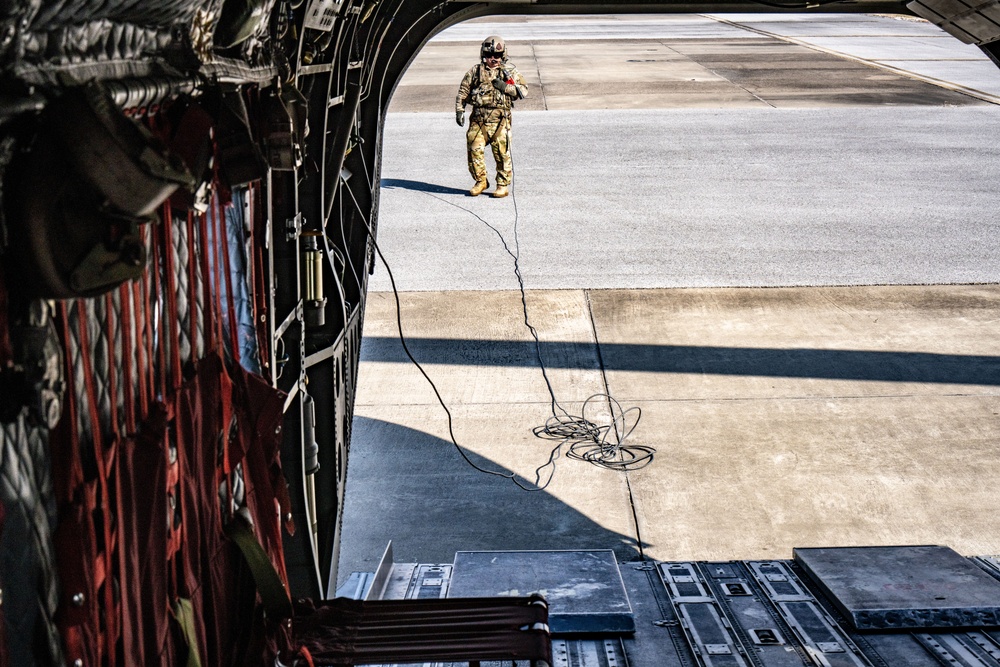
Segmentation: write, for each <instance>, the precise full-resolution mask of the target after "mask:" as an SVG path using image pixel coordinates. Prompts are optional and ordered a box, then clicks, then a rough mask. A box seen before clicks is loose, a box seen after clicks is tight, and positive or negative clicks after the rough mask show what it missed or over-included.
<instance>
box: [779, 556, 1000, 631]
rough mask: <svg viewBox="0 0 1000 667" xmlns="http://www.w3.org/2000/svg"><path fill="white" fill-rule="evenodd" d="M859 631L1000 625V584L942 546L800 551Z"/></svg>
mask: <svg viewBox="0 0 1000 667" xmlns="http://www.w3.org/2000/svg"><path fill="white" fill-rule="evenodd" d="M794 556H795V560H796V562H798V563H799V565H801V566H802V568H803V569H804V570H805V571H806V572H807V573H808V574H809V576H810V577H811V578H812V579H813V581H814V582H815V583H816V584H817V585H818V586H819V587H820V588H821V589H822V590H823V591H824V592H825V593H826V594H827V595H829V596H830V598H831V600H832V601H833V603H834V604H835V605H837V607H838V609H840V611H841V612H843V614H844V615H845V616H846V617H847V618H848V619H850V621H851V622H852V623H853V624H854V627H855V628H857V629H858V630H887V629H906V628H955V627H967V628H969V627H991V626H997V625H1000V581H997V580H996V579H994V578H993V577H991V576H989V575H988V574H986V573H985V572H984V571H983V570H981V569H980V568H979V567H977V566H976V565H975V564H973V563H972V562H970V561H969V560H967V559H966V558H963V557H962V556H960V555H959V554H958V553H956V552H955V551H953V550H951V549H949V548H947V547H940V546H904V547H839V548H819V549H795V550H794Z"/></svg>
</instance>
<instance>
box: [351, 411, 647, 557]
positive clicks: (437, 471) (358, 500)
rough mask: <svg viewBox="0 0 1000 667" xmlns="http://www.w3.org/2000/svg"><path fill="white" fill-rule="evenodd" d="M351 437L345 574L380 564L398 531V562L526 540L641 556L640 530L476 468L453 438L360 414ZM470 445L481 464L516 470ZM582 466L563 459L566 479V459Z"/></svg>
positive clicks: (541, 458) (532, 544)
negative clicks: (603, 520)
mask: <svg viewBox="0 0 1000 667" xmlns="http://www.w3.org/2000/svg"><path fill="white" fill-rule="evenodd" d="M493 437H495V436H493ZM351 442H352V445H351V465H350V469H349V471H348V474H349V476H348V481H347V502H346V505H345V514H344V539H343V542H342V544H343V545H344V546H343V548H342V552H341V566H340V569H341V574H342V576H346V574H348V573H349V572H350V571H352V570H354V571H367V569H371V568H372V567H374V566H373V565H372V564H371V559H372V558H377V557H378V556H379V555H380V554H381V553H382V550H383V549H384V548H385V545H386V543H387V542H388V541H389V540H392V541H393V550H394V551H395V553H396V554H397V561H399V562H413V560H417V561H419V562H422V563H450V562H452V560H453V558H454V555H455V552H456V551H509V550H521V549H524V550H563V549H591V550H593V549H613V550H614V551H615V553H616V555H617V557H618V558H619V559H620V560H638V559H639V550H638V546H637V543H636V540H635V539H634V537H633V536H632V535H629V534H623V533H619V532H615V531H613V530H609V529H607V528H604V527H603V526H601V525H599V524H598V523H596V522H595V521H593V520H592V519H590V518H589V517H587V516H586V515H585V514H583V513H582V512H580V511H578V510H576V509H574V508H573V507H570V506H569V505H567V504H565V503H563V502H562V501H560V500H558V499H557V498H555V497H554V496H552V495H551V494H550V493H548V492H547V491H545V490H542V491H530V492H529V491H523V490H521V489H519V488H518V487H517V486H515V485H514V484H513V483H512V482H511V481H510V480H509V479H503V478H501V477H494V476H491V475H487V474H484V473H481V472H478V471H476V470H475V469H474V468H472V467H471V466H470V465H468V464H467V463H466V462H465V461H464V460H462V457H461V456H460V455H459V453H458V452H457V451H456V449H455V446H454V445H453V444H452V443H451V442H449V441H448V440H443V439H441V438H438V437H436V436H433V435H430V434H428V433H425V432H424V431H419V430H415V429H412V428H409V427H406V426H402V425H399V424H394V423H392V422H388V421H383V420H380V419H371V418H366V417H355V419H354V422H353V429H352V436H351ZM551 448H552V443H551V442H550V441H544V440H539V441H538V447H537V451H535V450H532V452H531V454H530V459H531V461H532V463H534V461H536V460H537V462H538V465H541V464H542V463H544V462H545V461H546V460H547V458H548V456H549V451H550V450H551ZM464 451H465V453H466V455H467V456H468V457H469V458H470V459H471V460H472V461H473V462H474V463H475V464H476V465H477V466H479V467H481V468H485V469H489V470H495V471H498V472H501V473H504V474H509V472H510V471H509V470H508V469H507V468H505V467H503V466H502V465H500V464H498V463H497V462H495V461H491V460H489V459H487V458H484V457H482V456H478V455H477V454H474V453H472V452H470V451H469V450H464ZM507 451H511V450H509V449H508V450H507ZM520 451H521V450H519V453H520ZM581 465H588V464H586V463H582V462H579V461H569V460H567V459H565V458H560V459H558V460H557V461H556V473H555V474H556V479H557V481H558V478H559V477H560V476H561V475H567V474H570V473H569V470H567V468H569V467H570V466H581ZM608 474H609V475H614V474H615V473H611V472H609V473H608ZM521 481H522V482H525V481H526V480H521ZM594 502H595V505H596V506H601V505H604V506H607V505H608V504H612V503H616V502H620V503H624V504H625V507H623V508H621V509H622V511H621V512H616V513H615V514H616V515H622V516H628V515H629V510H628V507H627V505H628V499H627V498H625V497H622V498H603V499H601V498H596V499H594ZM648 546H649V545H645V544H644V545H643V548H646V547H648ZM366 568H367V569H366Z"/></svg>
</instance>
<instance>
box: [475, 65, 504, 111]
mask: <svg viewBox="0 0 1000 667" xmlns="http://www.w3.org/2000/svg"><path fill="white" fill-rule="evenodd" d="M506 69H507V67H501V68H500V69H498V70H497V71H496V75H499V74H500V72H501V70H506ZM508 73H509V72H508ZM469 103H470V104H471V105H472V107H473V108H474V109H504V110H505V111H509V110H510V107H511V99H510V98H509V97H507V96H506V95H504V94H503V93H501V92H500V91H499V90H497V89H496V88H494V87H493V78H492V77H490V76H489V70H487V68H486V65H483V64H482V63H480V64H479V65H476V73H475V74H474V75H473V77H472V85H471V86H470V87H469Z"/></svg>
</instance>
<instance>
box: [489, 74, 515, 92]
mask: <svg viewBox="0 0 1000 667" xmlns="http://www.w3.org/2000/svg"><path fill="white" fill-rule="evenodd" d="M513 86H514V79H513V78H511V77H510V75H508V74H507V73H506V72H500V73H499V74H497V75H496V77H495V78H494V79H493V87H494V88H496V89H497V90H499V91H500V92H501V93H503V94H504V95H511V96H513V95H515V94H516V90H517V89H516V88H515V92H514V93H511V92H509V89H510V88H511V87H513Z"/></svg>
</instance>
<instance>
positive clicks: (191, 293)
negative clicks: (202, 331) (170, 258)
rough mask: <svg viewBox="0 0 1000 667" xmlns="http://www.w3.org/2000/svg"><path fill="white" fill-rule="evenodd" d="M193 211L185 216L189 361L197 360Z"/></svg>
mask: <svg viewBox="0 0 1000 667" xmlns="http://www.w3.org/2000/svg"><path fill="white" fill-rule="evenodd" d="M194 237H195V224H194V211H191V210H189V211H188V215H187V246H188V265H187V269H188V303H189V304H190V306H189V308H188V311H189V317H188V319H190V324H191V360H192V361H194V360H196V359H197V358H198V282H197V281H198V271H197V268H196V265H195V261H194V255H195V246H194Z"/></svg>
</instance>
